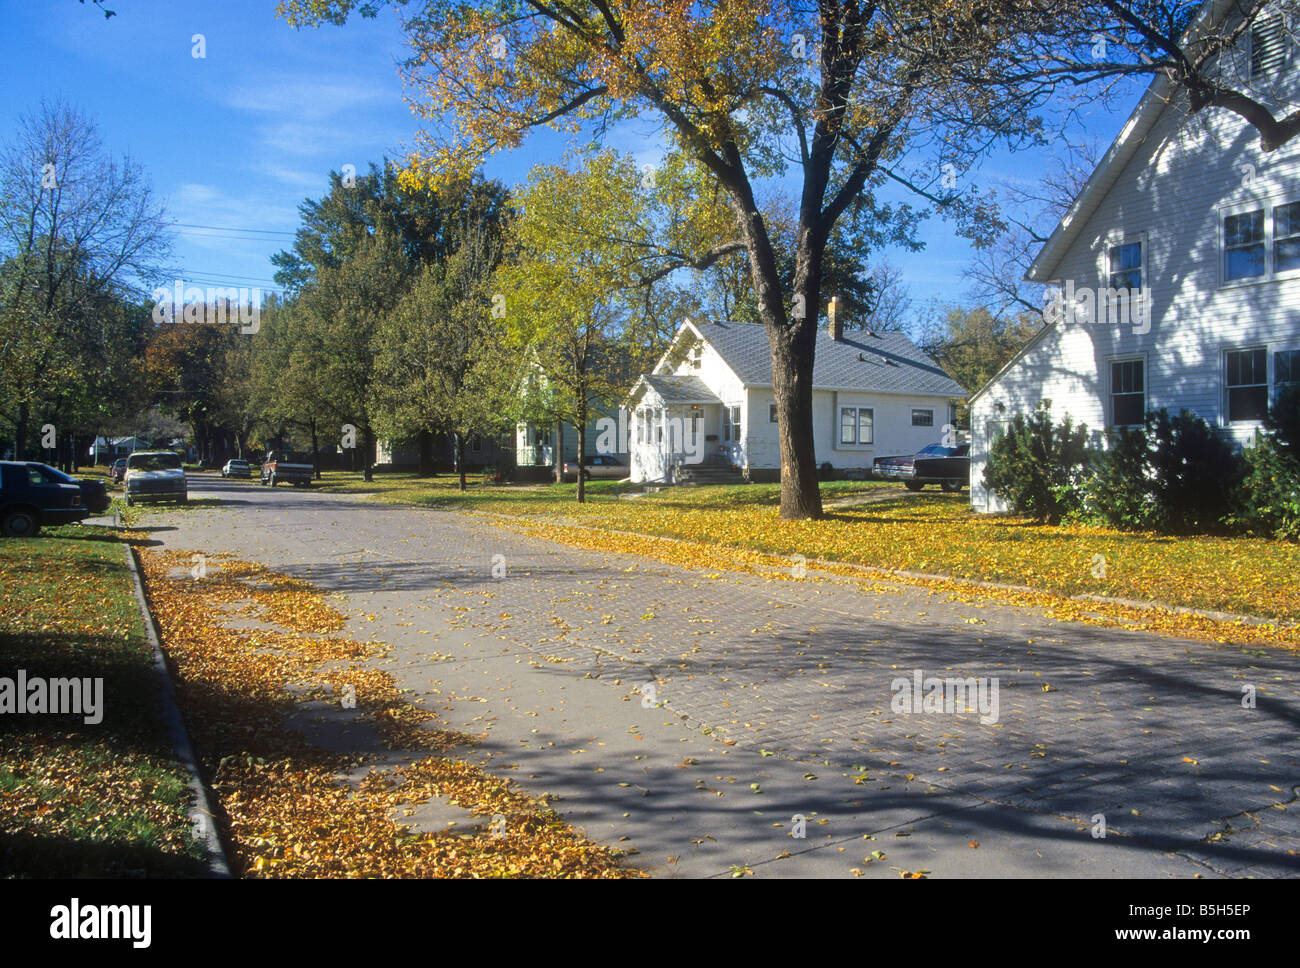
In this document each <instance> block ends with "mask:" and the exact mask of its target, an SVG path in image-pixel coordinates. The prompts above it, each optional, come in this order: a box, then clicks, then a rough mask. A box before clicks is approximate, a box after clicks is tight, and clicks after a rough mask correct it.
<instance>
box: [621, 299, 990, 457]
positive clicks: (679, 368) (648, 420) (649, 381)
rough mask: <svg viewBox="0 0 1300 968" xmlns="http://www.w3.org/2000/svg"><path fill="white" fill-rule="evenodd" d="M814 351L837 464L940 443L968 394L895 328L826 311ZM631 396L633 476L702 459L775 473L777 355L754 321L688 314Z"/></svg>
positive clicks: (821, 451)
mask: <svg viewBox="0 0 1300 968" xmlns="http://www.w3.org/2000/svg"><path fill="white" fill-rule="evenodd" d="M815 352H816V356H815V357H814V365H813V433H814V435H815V437H814V445H815V447H816V453H817V463H818V464H819V465H825V464H829V465H830V466H831V467H832V468H833V469H834V470H835V471H837V472H840V471H845V470H853V471H859V472H865V471H869V470H870V468H871V464H872V461H873V460H874V459H875V458H876V457H882V456H887V455H892V454H914V453H916V452H917V451H919V450H920V449H921V448H922V447H925V446H927V445H929V444H934V443H938V442H940V441H941V440H942V439H943V437H944V427H945V425H946V424H952V423H953V404H954V401H955V400H960V399H963V398H964V397H965V395H966V391H965V390H963V389H962V388H961V386H960V385H959V384H958V383H957V382H956V381H954V380H953V379H952V378H951V377H950V376H948V374H946V373H944V371H943V370H942V369H940V368H939V366H938V365H937V364H935V362H934V360H932V359H930V357H928V356H926V354H925V353H923V352H922V351H921V350H920V349H918V348H917V346H916V345H915V344H914V343H913V342H912V341H911V340H910V339H908V338H907V337H906V336H905V335H904V334H902V333H896V332H882V333H871V332H867V331H865V330H844V329H841V328H840V327H839V326H838V325H836V324H835V322H834V321H832V323H831V325H830V326H828V327H827V328H824V329H821V330H819V331H818V333H817V345H816V350H815ZM626 407H627V409H628V411H629V412H630V417H629V419H628V445H627V447H628V451H629V453H630V456H631V471H632V474H631V477H632V480H633V481H660V480H675V479H678V477H679V476H680V470H681V469H683V468H685V469H688V470H691V469H692V468H698V467H699V466H701V465H702V466H705V467H716V468H733V469H735V470H736V471H738V472H739V474H738V475H737V476H738V477H743V479H746V480H751V481H762V480H767V481H775V480H779V479H780V473H781V470H780V469H781V445H780V441H779V439H778V436H777V416H776V398H775V396H774V395H773V390H772V354H771V348H770V347H769V345H768V340H767V331H766V330H765V329H764V328H763V326H761V325H760V324H757V323H694V322H692V321H691V320H689V319H688V320H686V321H685V322H684V323H682V325H681V327H680V328H679V329H678V331H677V333H676V335H675V336H674V337H673V341H672V344H671V345H670V346H669V347H668V350H667V351H666V352H665V353H664V355H663V357H662V358H661V359H660V360H659V362H658V363H657V364H656V366H655V368H654V370H653V371H652V372H650V373H648V374H645V375H643V376H641V377H640V378H639V379H638V380H637V382H636V384H635V386H634V387H633V388H632V391H631V393H630V394H629V395H628V400H627V403H626ZM951 434H952V432H951V428H950V429H949V436H951ZM693 473H697V474H698V470H695V471H693Z"/></svg>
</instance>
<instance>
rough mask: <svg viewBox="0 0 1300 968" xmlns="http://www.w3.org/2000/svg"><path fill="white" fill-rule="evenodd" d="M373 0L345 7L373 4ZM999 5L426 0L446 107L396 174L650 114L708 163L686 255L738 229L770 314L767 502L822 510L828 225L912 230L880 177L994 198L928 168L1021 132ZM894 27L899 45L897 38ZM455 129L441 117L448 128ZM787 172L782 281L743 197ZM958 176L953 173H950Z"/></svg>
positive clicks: (329, 1) (327, 11) (975, 216)
mask: <svg viewBox="0 0 1300 968" xmlns="http://www.w3.org/2000/svg"><path fill="white" fill-rule="evenodd" d="M378 5H379V4H378V3H365V4H362V5H360V6H359V9H360V10H361V12H362V13H363V14H365V15H373V13H374V11H375V8H376V7H377V6H378ZM1011 6H1014V5H1006V6H1004V5H999V4H992V3H990V4H985V3H983V2H981V0H953V2H951V3H948V4H945V5H944V8H943V10H942V16H935V7H934V4H933V3H932V2H925V0H895V2H891V3H875V2H869V0H868V2H859V0H817V2H816V3H811V4H807V5H805V4H802V3H789V2H784V0H772V2H765V3H756V2H753V0H706V2H702V3H686V2H672V3H658V4H648V3H645V2H643V0H587V2H579V3H569V2H563V0H529V2H528V3H527V4H520V5H516V4H513V3H495V2H486V0H484V2H463V3H451V2H430V3H427V4H425V5H424V6H423V8H422V9H421V10H420V11H419V12H417V13H413V14H411V15H410V16H408V17H407V18H406V20H405V27H406V30H407V34H408V38H409V40H410V44H411V46H412V55H411V57H410V58H409V59H408V60H407V62H406V64H405V66H404V72H405V75H406V79H407V80H408V82H409V83H410V84H411V85H412V86H414V87H415V88H416V89H417V90H420V91H421V92H422V93H423V99H422V101H421V103H420V105H419V108H420V110H422V111H426V112H429V113H432V112H433V111H435V110H437V111H445V112H447V114H449V115H450V117H449V119H448V120H449V121H450V124H448V125H442V126H440V127H439V129H438V130H437V131H425V132H421V133H420V135H419V136H418V141H417V158H416V159H415V161H414V163H413V164H412V165H411V166H410V167H409V168H408V170H407V172H406V175H407V177H408V180H409V181H411V182H414V183H417V184H418V183H421V182H422V181H423V180H424V179H426V178H436V179H445V178H455V177H463V176H464V175H465V174H466V173H468V172H470V171H473V170H475V169H476V168H477V167H478V166H479V165H480V164H481V163H482V161H483V159H484V158H486V157H487V156H488V155H490V154H492V153H494V152H496V151H498V150H501V149H508V148H513V147H516V146H518V145H519V144H520V143H521V142H522V139H523V137H524V136H525V134H526V133H527V132H528V131H529V130H531V129H532V128H535V127H538V126H542V125H551V126H554V127H559V128H564V129H568V130H575V129H577V128H580V127H582V126H583V125H588V126H590V127H593V128H595V129H596V131H597V132H600V131H604V130H608V128H609V126H610V125H611V124H612V123H613V122H615V121H616V120H621V119H625V118H629V117H635V116H639V115H646V114H649V115H653V116H655V117H656V118H658V119H659V120H661V121H662V122H663V123H664V124H665V126H666V128H667V130H668V132H669V134H670V137H671V139H672V141H673V143H674V146H675V147H677V148H678V149H680V150H681V151H683V152H685V153H687V154H689V155H690V157H691V158H692V159H693V160H694V161H695V162H696V163H697V164H698V165H700V166H701V167H702V168H703V169H704V170H706V171H707V172H708V173H709V176H710V178H711V180H712V182H713V184H714V185H716V187H717V188H718V190H719V192H720V194H721V196H722V198H723V199H724V200H725V202H726V204H727V205H728V207H729V208H730V210H731V214H732V225H731V228H732V231H733V233H734V234H733V235H732V237H731V238H730V239H729V240H728V242H727V243H725V245H724V246H714V247H712V248H710V249H709V250H707V251H703V252H698V253H694V254H692V256H691V258H689V259H687V260H683V265H690V266H695V267H697V268H707V267H708V265H710V264H712V263H713V262H715V261H716V260H717V259H718V258H721V257H722V256H723V255H726V254H728V253H730V252H733V251H735V250H736V248H737V247H743V249H744V251H745V253H746V256H747V259H748V262H749V271H750V277H751V280H752V284H753V288H754V292H755V295H756V298H757V306H758V312H759V316H760V319H761V321H762V323H763V325H764V326H765V327H766V329H767V335H768V342H769V346H770V349H771V353H772V370H773V382H774V384H775V386H774V392H775V398H776V405H777V413H778V423H779V439H780V445H781V515H782V517H784V518H816V517H820V516H821V497H820V493H819V491H818V486H817V472H816V457H815V450H814V444H813V441H814V440H815V436H814V433H813V417H812V372H813V352H814V346H815V342H816V329H817V320H818V316H819V313H820V308H821V304H822V283H823V275H824V270H825V266H826V262H827V258H826V257H827V243H828V241H829V240H830V238H831V235H832V231H833V230H834V228H835V226H836V223H838V222H839V221H840V220H841V218H848V219H850V220H857V224H860V225H861V226H863V227H864V232H863V237H864V238H865V239H869V240H870V241H871V242H872V243H873V244H875V245H881V244H887V243H894V242H898V241H907V240H909V239H910V237H911V236H910V230H911V227H912V226H913V224H914V222H915V214H914V213H913V211H912V210H911V209H910V208H909V207H907V206H900V205H891V204H889V203H888V202H887V201H886V200H885V199H884V198H883V196H882V194H881V192H880V189H882V188H883V187H884V185H885V184H886V183H887V182H892V183H896V184H901V185H903V186H904V187H906V188H908V189H909V190H912V191H914V193H915V194H916V196H917V198H918V200H920V201H921V202H922V204H926V203H936V204H938V203H941V204H942V207H943V208H944V210H945V212H946V213H948V214H950V215H951V216H953V217H955V218H957V220H958V224H959V225H961V226H962V230H963V231H964V232H966V233H967V234H968V235H970V236H971V237H972V238H976V239H979V238H981V234H980V232H979V229H978V227H977V226H978V223H980V222H981V221H983V220H985V217H987V216H988V214H989V211H988V209H987V207H986V206H985V205H983V204H981V203H980V200H978V199H977V198H975V197H973V195H971V194H970V193H968V197H967V198H966V199H965V200H964V203H963V201H962V200H959V199H958V198H956V197H954V196H956V195H957V194H958V193H957V192H956V191H955V190H950V189H948V188H947V187H943V188H941V187H940V186H941V184H942V183H946V182H948V181H949V180H950V176H955V175H957V174H960V173H961V172H962V171H964V170H966V169H967V168H968V167H969V165H970V164H971V163H972V162H973V160H974V159H975V158H976V157H977V156H978V155H979V153H980V152H981V151H982V150H984V149H985V148H986V147H987V145H988V144H989V142H990V141H991V140H993V139H996V138H997V137H1000V136H1006V137H1009V138H1012V139H1025V138H1032V137H1033V136H1034V133H1035V131H1036V130H1037V125H1036V123H1035V122H1034V121H1033V119H1032V114H1031V109H1032V107H1033V106H1034V104H1035V103H1036V102H1037V99H1038V96H1039V95H1038V93H1037V91H1036V90H1035V89H1034V87H1033V86H1032V85H1018V84H1016V83H1014V82H1012V83H1009V84H1007V83H1001V84H994V85H991V84H990V83H989V82H988V80H987V78H988V77H990V76H993V77H1004V76H1005V75H1004V74H1001V73H1000V72H999V71H996V70H991V69H990V68H991V67H996V66H998V65H999V63H1000V60H1001V53H1000V48H999V42H1000V41H1001V39H1002V38H1003V37H1004V36H1005V35H1006V34H1008V33H1009V32H1010V31H1011V30H1013V29H1018V28H1019V27H1020V21H1019V18H1018V16H1017V13H1018V11H1017V10H1015V9H1008V7H1011ZM357 7H358V4H357V3H356V2H355V0H285V2H284V3H282V5H281V8H280V9H281V11H282V13H283V14H284V15H285V16H286V17H287V18H288V19H289V21H290V22H291V23H294V24H298V25H300V24H319V23H322V22H333V23H342V22H344V21H346V19H347V17H348V15H349V14H350V13H351V12H352V10H353V9H354V8H357ZM904 40H906V41H907V43H906V44H904V43H903V41H904ZM448 131H450V135H449V136H448V135H446V134H445V132H448ZM791 166H795V167H797V169H798V171H799V174H800V176H801V178H800V182H801V185H800V189H799V208H798V222H797V227H796V231H795V234H794V247H793V252H794V272H793V278H792V281H791V284H790V286H789V287H783V285H782V278H781V267H780V263H779V259H778V251H777V248H776V246H775V245H774V244H773V238H772V233H771V231H770V226H769V224H768V220H767V218H766V217H765V214H764V212H763V211H762V210H761V207H760V205H759V200H758V186H759V185H760V184H761V182H762V181H763V179H765V178H769V177H774V176H779V175H781V174H783V173H784V172H786V171H787V170H788V169H789V168H790V167H791ZM953 184H954V186H955V180H953Z"/></svg>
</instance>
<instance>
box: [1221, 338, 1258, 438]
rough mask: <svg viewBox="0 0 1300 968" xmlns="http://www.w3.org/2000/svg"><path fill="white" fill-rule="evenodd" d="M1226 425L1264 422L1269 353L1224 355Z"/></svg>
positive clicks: (1229, 352) (1252, 351)
mask: <svg viewBox="0 0 1300 968" xmlns="http://www.w3.org/2000/svg"><path fill="white" fill-rule="evenodd" d="M1227 364H1228V378H1227V380H1226V381H1225V384H1226V386H1227V391H1228V422H1229V423H1236V422H1237V421H1239V420H1263V419H1264V413H1265V412H1266V411H1267V410H1268V353H1267V351H1265V350H1264V349H1262V348H1261V349H1252V350H1229V351H1228V354H1227Z"/></svg>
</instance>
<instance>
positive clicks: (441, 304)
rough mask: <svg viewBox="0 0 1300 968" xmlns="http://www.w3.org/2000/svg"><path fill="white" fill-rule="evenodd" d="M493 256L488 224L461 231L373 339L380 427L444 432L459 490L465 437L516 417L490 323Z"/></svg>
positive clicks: (505, 354) (507, 359)
mask: <svg viewBox="0 0 1300 968" xmlns="http://www.w3.org/2000/svg"><path fill="white" fill-rule="evenodd" d="M500 256H501V240H500V239H499V238H497V237H495V232H493V231H492V230H491V229H490V227H488V226H479V227H478V229H477V231H471V232H469V233H467V234H466V235H465V236H464V237H463V239H462V244H461V246H460V248H459V249H458V250H457V251H456V252H455V254H453V255H452V256H451V257H449V258H448V259H446V260H445V261H444V262H441V263H436V264H434V265H430V266H427V267H426V268H425V270H424V271H423V273H422V274H421V275H420V277H419V278H418V279H417V280H416V281H415V283H414V284H413V285H412V287H411V289H410V291H409V292H408V293H407V294H406V295H405V297H404V298H403V299H402V301H401V302H400V303H399V304H398V306H397V308H396V310H394V311H393V312H392V313H390V314H389V315H388V316H387V317H385V319H384V320H383V321H382V322H381V323H380V326H379V330H378V332H377V334H376V335H377V342H378V346H379V350H378V355H377V359H376V367H377V369H378V372H379V379H378V381H377V386H378V388H379V389H378V400H379V413H380V415H381V416H380V418H379V427H380V429H381V430H382V431H383V432H386V433H389V434H392V435H398V436H400V435H407V434H410V433H413V432H418V431H421V430H429V429H436V430H440V431H443V432H445V433H447V434H449V435H450V436H451V437H452V440H453V442H454V445H455V449H456V467H457V472H458V476H459V485H460V489H461V490H462V491H463V490H465V487H466V475H465V454H466V445H467V444H468V442H469V440H470V439H471V438H472V437H473V436H475V435H481V436H484V437H488V436H494V435H496V434H498V433H500V432H501V431H502V430H504V429H505V428H506V427H507V426H509V424H510V416H511V414H513V413H514V412H515V404H514V399H513V398H514V392H515V379H514V371H515V369H516V368H515V366H514V363H513V356H512V354H511V353H510V352H509V351H508V349H507V347H506V343H505V338H504V337H505V333H504V329H503V327H502V326H501V325H499V324H498V323H497V321H496V320H494V319H493V318H492V299H491V297H492V292H491V285H490V284H491V281H492V272H493V270H494V269H495V268H496V266H497V264H498V263H499V262H500Z"/></svg>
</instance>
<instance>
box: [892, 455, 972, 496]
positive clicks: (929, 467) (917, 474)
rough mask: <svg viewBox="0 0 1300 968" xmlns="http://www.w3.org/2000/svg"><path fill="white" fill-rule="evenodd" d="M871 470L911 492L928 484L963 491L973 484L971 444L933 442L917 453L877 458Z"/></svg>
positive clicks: (947, 489)
mask: <svg viewBox="0 0 1300 968" xmlns="http://www.w3.org/2000/svg"><path fill="white" fill-rule="evenodd" d="M871 469H872V471H873V472H874V473H875V475H876V476H877V477H886V478H891V479H893V480H899V481H902V482H903V486H904V487H906V488H907V489H908V490H909V491H919V490H920V489H921V488H923V487H925V485H927V484H938V485H939V486H940V487H942V488H943V489H944V490H945V491H960V490H961V489H962V488H963V487H966V486H967V485H968V484H969V483H970V444H958V445H957V446H955V447H945V446H943V444H931V445H930V446H929V447H925V448H923V449H922V450H921V451H920V453H916V454H910V455H901V456H898V457H877V458H876V459H875V460H874V461H873V462H872V467H871Z"/></svg>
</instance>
